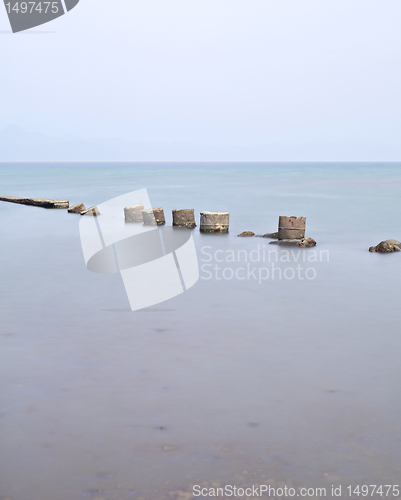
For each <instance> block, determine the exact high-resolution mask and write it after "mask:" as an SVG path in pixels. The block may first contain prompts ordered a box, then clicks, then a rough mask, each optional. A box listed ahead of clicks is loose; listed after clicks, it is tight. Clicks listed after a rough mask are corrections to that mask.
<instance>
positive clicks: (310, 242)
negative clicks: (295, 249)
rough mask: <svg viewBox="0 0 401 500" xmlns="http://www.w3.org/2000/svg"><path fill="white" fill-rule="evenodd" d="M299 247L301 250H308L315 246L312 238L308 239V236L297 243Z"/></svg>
mask: <svg viewBox="0 0 401 500" xmlns="http://www.w3.org/2000/svg"><path fill="white" fill-rule="evenodd" d="M298 246H299V247H302V248H310V247H315V246H316V241H315V240H314V239H313V238H309V237H308V236H305V238H303V239H302V240H301V241H300V242H299V243H298Z"/></svg>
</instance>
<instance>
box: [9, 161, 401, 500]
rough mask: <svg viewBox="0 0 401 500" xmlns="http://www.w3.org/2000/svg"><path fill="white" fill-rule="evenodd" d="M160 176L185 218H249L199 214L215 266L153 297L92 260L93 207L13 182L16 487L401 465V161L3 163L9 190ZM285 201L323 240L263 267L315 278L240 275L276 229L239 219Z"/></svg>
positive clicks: (66, 188) (386, 475)
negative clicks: (221, 229)
mask: <svg viewBox="0 0 401 500" xmlns="http://www.w3.org/2000/svg"><path fill="white" fill-rule="evenodd" d="M141 188H147V190H148V193H149V196H150V199H151V202H152V204H153V206H162V207H163V208H164V210H165V213H166V216H167V217H166V218H167V223H168V224H171V210H172V209H174V208H194V209H195V213H196V214H197V222H198V223H199V212H200V211H202V210H224V211H229V212H230V233H229V234H228V235H201V234H200V233H199V231H198V229H195V230H194V231H193V232H192V234H193V237H194V240H195V244H196V248H197V252H198V258H199V265H200V269H201V270H200V279H199V281H198V282H197V284H196V285H195V286H194V287H192V288H191V289H190V290H188V291H187V292H186V293H184V294H182V295H179V296H177V297H175V298H174V299H171V300H169V301H167V302H164V303H161V304H158V305H157V306H153V307H150V308H147V309H143V310H141V311H138V312H134V313H133V312H131V311H130V309H129V304H128V299H127V296H126V294H125V291H124V287H123V284H122V280H121V277H120V276H119V275H102V274H95V273H91V272H90V271H88V270H87V269H86V267H85V263H84V260H83V256H82V250H81V246H80V239H79V230H78V223H79V219H80V216H79V215H72V214H68V213H67V212H66V211H65V210H44V209H40V208H35V207H27V206H19V205H14V204H8V203H3V202H0V227H1V253H0V256H1V260H0V276H1V285H0V314H1V321H0V346H1V347H0V357H1V361H0V372H1V377H0V383H1V389H0V429H1V439H0V498H1V497H6V496H9V497H11V498H12V499H13V500H75V499H77V500H78V499H81V498H84V499H85V498H97V499H104V500H118V499H126V498H142V499H152V500H158V499H173V500H174V499H181V500H183V499H185V498H190V497H189V496H186V495H185V492H187V493H188V492H191V491H192V486H193V485H194V484H204V485H206V486H212V485H215V486H217V485H221V486H224V485H226V484H230V485H236V486H238V487H244V486H247V485H252V484H254V485H259V484H270V485H272V486H275V487H278V486H284V485H287V486H288V487H290V486H293V487H294V488H297V487H326V488H327V497H329V498H331V493H330V492H331V486H332V485H336V486H337V485H340V484H341V485H342V486H343V494H344V496H346V495H345V493H346V492H347V490H346V487H347V486H348V485H358V484H359V485H362V484H368V485H369V484H376V485H379V484H399V483H401V476H400V464H401V461H400V459H401V454H400V447H401V399H400V381H401V364H400V351H401V331H400V319H401V318H400V296H401V295H400V283H401V254H399V253H397V254H391V255H378V254H372V253H369V252H368V248H369V246H371V245H376V244H377V243H379V242H380V241H381V240H384V239H389V238H394V239H398V240H400V239H401V224H400V221H401V204H400V192H401V164H284V165H279V164H188V165H186V164H182V165H181V164H179V165H177V164H116V165H113V164H107V165H105V164H98V165H90V164H82V165H77V164H75V165H51V166H43V165H38V164H35V165H5V164H3V165H2V166H1V167H0V194H1V195H10V196H27V197H48V198H52V199H68V200H70V203H71V204H73V203H77V202H84V203H85V204H86V206H87V207H89V206H91V205H95V204H100V203H102V202H105V201H107V200H109V199H111V198H113V197H116V196H119V195H121V194H125V193H127V192H130V191H134V190H137V189H141ZM279 215H303V216H306V217H307V235H309V236H311V237H313V238H314V239H315V240H316V241H317V243H318V246H317V247H316V249H308V250H297V251H295V252H293V253H288V252H287V251H286V250H283V249H281V248H279V249H278V251H277V254H276V255H275V256H274V258H273V257H272V258H273V259H277V260H273V261H268V262H266V261H265V262H255V263H252V266H253V267H255V269H256V271H255V273H256V276H258V272H259V269H260V268H266V269H268V270H269V272H270V273H271V271H272V266H273V265H274V266H276V268H279V269H280V270H281V273H285V272H286V269H293V270H294V269H296V267H297V266H298V265H301V266H302V267H304V268H305V269H304V270H306V269H309V268H310V269H312V270H310V271H309V278H312V279H306V278H305V277H304V276H301V277H303V278H304V279H299V276H295V278H293V279H290V278H291V276H292V271H291V270H290V271H287V275H286V276H287V278H288V279H287V278H285V277H284V275H283V274H282V277H281V279H280V276H279V271H277V270H276V274H275V278H274V279H272V276H270V277H269V279H265V280H263V281H261V282H260V283H259V280H258V279H257V278H256V279H254V278H253V275H252V274H251V275H250V276H249V279H236V278H235V277H234V278H232V279H225V278H224V277H222V274H221V273H223V271H224V268H228V269H231V271H230V270H228V271H225V277H226V278H230V276H231V275H232V273H234V272H235V271H236V270H238V269H239V268H245V266H246V265H247V263H245V262H244V261H243V260H242V261H241V259H236V261H235V262H225V261H223V262H220V261H221V260H222V259H227V255H229V254H230V251H232V250H233V251H234V254H235V255H237V252H238V250H244V251H245V252H243V253H242V254H241V255H245V254H246V255H248V256H250V252H251V251H252V250H256V251H257V252H259V253H258V254H253V255H254V256H255V255H259V259H260V255H262V254H263V251H266V250H269V249H271V248H276V247H272V246H269V245H268V242H269V240H266V239H261V238H237V237H236V235H237V234H239V233H240V232H242V231H245V230H249V231H254V232H255V233H262V234H263V233H266V232H272V231H275V230H276V229H277V221H278V216H279ZM320 251H323V253H322V254H320ZM216 252H217V253H216ZM285 252H287V253H285ZM313 252H315V253H313ZM209 255H211V256H212V257H209ZM209 259H212V260H211V262H206V261H208V260H209ZM254 260H257V258H255V259H254ZM218 261H219V262H218ZM205 264H206V265H209V267H207V266H206V267H204V266H205ZM210 264H212V265H213V266H215V265H218V266H220V268H221V269H220V271H218V274H217V275H216V274H215V271H212V274H210V270H211V267H210ZM219 272H220V274H219ZM241 272H242V271H241ZM263 273H266V271H263ZM263 275H264V276H266V274H263ZM211 276H212V277H211ZM240 276H244V275H243V274H240ZM210 277H211V278H210ZM209 278H210V279H209ZM315 498H316V497H315ZM374 498H376V496H374ZM377 498H380V497H377Z"/></svg>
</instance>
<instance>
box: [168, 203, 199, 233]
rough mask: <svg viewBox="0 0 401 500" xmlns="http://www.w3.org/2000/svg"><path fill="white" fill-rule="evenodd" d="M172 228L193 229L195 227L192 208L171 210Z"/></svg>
mask: <svg viewBox="0 0 401 500" xmlns="http://www.w3.org/2000/svg"><path fill="white" fill-rule="evenodd" d="M173 226H177V227H185V228H187V229H193V228H194V227H196V222H195V214H194V209H193V208H176V209H175V210H173Z"/></svg>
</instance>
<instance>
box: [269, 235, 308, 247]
mask: <svg viewBox="0 0 401 500" xmlns="http://www.w3.org/2000/svg"><path fill="white" fill-rule="evenodd" d="M269 245H280V246H283V247H298V248H299V247H301V248H310V247H315V246H316V241H315V240H314V239H313V238H309V237H308V236H305V238H302V239H293V238H291V239H285V240H277V241H271V242H270V243H269Z"/></svg>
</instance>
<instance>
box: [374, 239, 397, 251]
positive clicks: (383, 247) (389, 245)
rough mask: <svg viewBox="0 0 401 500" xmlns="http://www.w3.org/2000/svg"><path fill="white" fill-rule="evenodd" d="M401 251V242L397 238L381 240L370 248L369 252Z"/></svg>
mask: <svg viewBox="0 0 401 500" xmlns="http://www.w3.org/2000/svg"><path fill="white" fill-rule="evenodd" d="M400 251H401V243H400V242H399V241H397V240H386V241H381V242H380V243H379V244H378V245H376V246H375V247H370V248H369V252H378V253H392V252H400Z"/></svg>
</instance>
